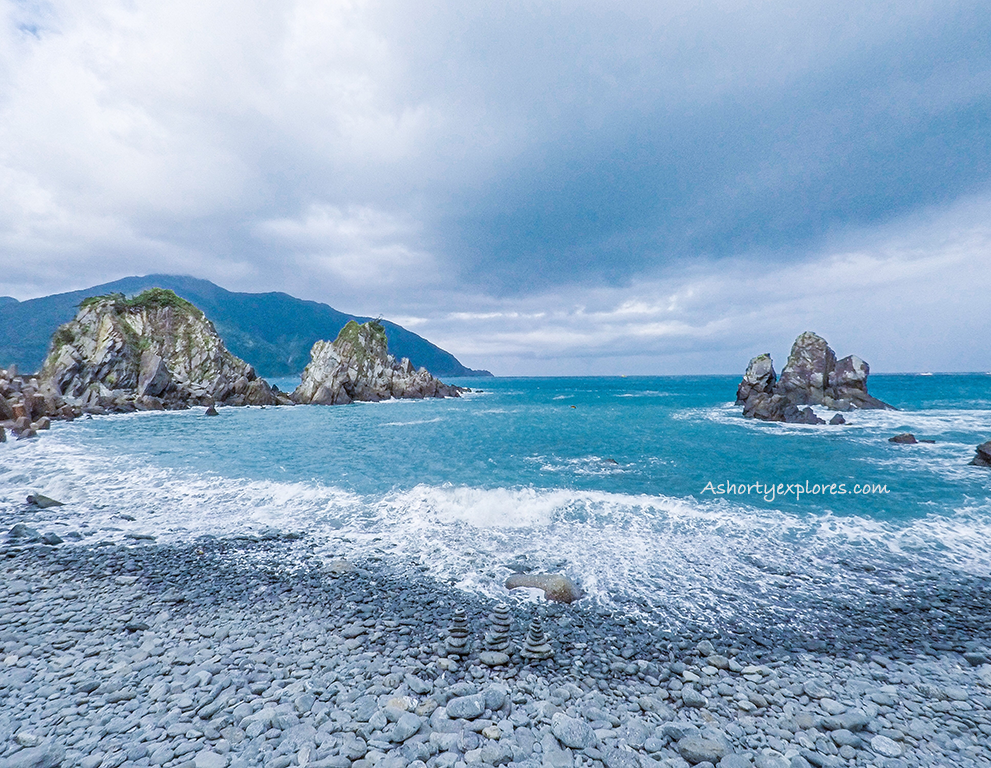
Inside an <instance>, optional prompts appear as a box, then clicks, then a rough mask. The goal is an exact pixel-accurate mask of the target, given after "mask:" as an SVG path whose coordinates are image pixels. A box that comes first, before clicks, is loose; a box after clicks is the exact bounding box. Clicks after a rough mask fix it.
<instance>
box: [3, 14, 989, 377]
mask: <svg viewBox="0 0 991 768" xmlns="http://www.w3.org/2000/svg"><path fill="white" fill-rule="evenodd" d="M989 160H991V11H989V9H988V6H987V2H986V0H975V1H974V2H954V0H938V1H934V2H928V1H926V0H915V1H913V2H905V0H898V1H897V2H877V1H875V0H863V1H862V2H859V3H849V2H847V3H823V2H815V1H814V0H803V1H802V2H782V1H780V0H765V2H762V3H752V2H738V1H736V0H717V1H712V2H699V1H698V0H693V1H692V2H682V0H670V1H669V2H664V3H658V2H656V0H654V1H653V2H623V1H622V0H619V1H618V2H617V1H616V0H612V1H611V2H586V1H585V0H569V1H568V2H542V3H534V2H532V1H530V2H525V3H524V2H516V1H515V0H503V2H499V3H464V2H446V1H444V0H438V1H436V2H430V1H429V0H428V1H427V2H423V3H408V2H392V1H390V0H381V1H371V2H363V0H345V1H342V2H333V1H328V0H324V1H322V2H314V1H312V0H285V2H281V3H271V2H257V1H256V0H238V2H226V1H219V0H195V2H193V1H192V0H173V2H170V3H142V2H137V1H136V0H127V1H126V2H123V1H118V0H73V2H67V1H63V0H56V1H54V2H33V1H31V0H0V295H10V296H14V297H16V298H18V299H21V300H23V299H27V298H33V297H36V296H42V295H47V294H51V293H58V292H62V291H68V290H75V289H79V288H85V287H88V286H91V285H96V284H99V283H103V282H108V281H111V280H114V279H117V278H120V277H125V276H128V275H141V274H150V273H172V274H188V275H193V276H195V277H200V278H205V279H208V280H212V281H214V282H215V283H217V284H219V285H221V286H223V287H225V288H227V289H229V290H236V291H276V290H277V291H285V292H287V293H290V294H293V295H295V296H299V297H301V298H306V299H313V300H316V301H322V302H325V303H328V304H330V305H332V306H334V307H335V308H337V309H340V310H342V311H346V312H352V313H355V314H363V315H370V316H377V315H382V316H385V317H387V318H389V319H391V320H394V321H396V322H399V323H400V324H402V325H405V326H406V327H408V328H410V329H411V330H413V331H415V332H417V333H419V334H420V335H422V336H424V337H426V338H428V339H430V340H431V341H433V342H434V343H436V344H438V345H440V346H441V347H443V348H445V349H448V350H449V351H451V352H453V353H454V354H455V355H457V356H458V358H459V359H460V360H461V361H462V362H463V363H465V364H466V365H469V366H471V367H481V368H488V369H489V370H492V371H493V372H495V373H497V374H501V375H585V374H589V375H612V374H690V373H738V372H740V371H742V370H743V368H744V367H745V366H746V363H747V361H748V360H749V359H750V358H751V357H752V356H754V355H756V354H759V353H762V352H770V353H772V355H773V356H774V357H775V360H776V361H779V368H780V366H781V365H782V364H783V362H784V359H785V358H786V356H787V353H788V349H789V347H790V344H791V342H792V341H793V340H794V338H795V337H796V336H797V335H798V334H799V333H801V332H802V331H805V330H814V331H816V332H818V333H819V334H820V335H822V336H824V337H825V338H826V339H827V340H828V341H829V342H830V343H831V345H832V346H833V348H834V349H835V350H836V352H837V353H838V354H839V355H841V356H842V355H846V354H858V355H860V356H861V357H863V358H864V359H866V360H867V361H868V362H869V363H870V364H871V366H872V369H873V370H874V371H988V370H991V345H989V344H988V343H987V340H988V338H989V335H991V333H989V332H991V311H989V310H991V298H989V297H991V162H989Z"/></svg>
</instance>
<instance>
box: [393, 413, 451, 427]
mask: <svg viewBox="0 0 991 768" xmlns="http://www.w3.org/2000/svg"><path fill="white" fill-rule="evenodd" d="M440 421H444V419H443V418H442V417H441V416H437V417H435V418H433V419H417V420H415V421H387V422H385V423H383V424H382V426H383V427H413V426H416V425H417V424H436V423H437V422H440Z"/></svg>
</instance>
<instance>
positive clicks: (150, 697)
mask: <svg viewBox="0 0 991 768" xmlns="http://www.w3.org/2000/svg"><path fill="white" fill-rule="evenodd" d="M32 515H33V516H32ZM4 517H5V520H4V521H3V522H4V524H5V525H6V526H7V529H9V527H10V526H11V521H12V518H11V516H10V515H9V514H5V515H4ZM18 519H19V520H20V521H21V522H22V525H24V524H25V523H26V525H24V527H25V528H28V529H30V528H32V527H33V528H35V529H37V530H44V527H45V511H44V510H42V509H39V510H37V511H36V512H34V513H24V512H21V513H18ZM23 530H24V528H22V529H21V531H22V533H23ZM80 538H83V539H84V540H88V543H86V544H85V545H84V544H79V543H75V544H68V543H67V544H62V545H60V546H46V545H44V544H41V543H38V542H37V541H32V537H30V536H27V537H25V536H23V535H22V536H19V537H17V538H10V537H7V538H6V539H5V540H4V543H3V544H2V545H0V568H2V569H3V578H2V580H0V766H4V768H14V767H15V766H56V765H66V766H69V765H73V766H75V765H78V766H86V767H87V768H98V767H101V766H102V767H104V768H107V767H109V766H112V767H113V768H119V767H120V766H166V767H167V768H173V767H175V768H178V767H179V766H182V768H214V767H216V768H228V767H233V766H254V765H258V766H268V767H274V768H288V767H289V766H297V765H300V766H302V765H310V766H321V767H327V768H330V767H333V768H373V767H375V768H399V767H400V766H414V767H416V766H420V767H421V768H422V767H423V766H426V767H427V768H466V767H467V766H478V768H486V767H487V766H507V765H508V766H534V767H536V766H540V767H541V768H569V767H570V766H576V767H577V766H600V765H605V766H608V768H621V767H622V768H626V767H630V768H652V767H653V766H666V767H668V768H684V767H685V766H689V765H695V766H701V768H711V766H714V765H718V766H721V767H722V768H744V767H745V766H756V768H805V766H809V765H811V766H883V767H884V768H901V767H902V766H945V767H946V768H950V766H954V767H956V766H987V765H989V764H991V761H989V755H991V753H989V751H988V749H987V743H988V740H989V739H991V663H989V658H988V655H987V654H988V649H987V641H988V638H989V632H991V607H989V601H988V600H987V596H988V583H987V580H980V579H976V580H975V579H971V580H968V579H963V578H959V577H953V576H952V575H949V574H947V576H946V578H944V579H942V580H941V581H940V583H939V586H938V587H936V586H930V587H927V588H925V589H923V590H920V592H922V593H925V594H926V595H927V599H928V603H927V604H925V605H923V604H920V603H919V601H918V600H916V599H914V598H913V596H912V594H910V592H903V593H900V594H889V595H885V596H884V597H883V598H878V599H879V600H880V601H881V602H883V603H884V605H883V606H882V605H880V604H875V605H873V606H868V610H865V611H864V613H863V614H857V613H856V612H855V610H853V609H852V608H851V613H850V616H851V617H852V620H853V621H854V622H855V623H863V624H864V625H865V626H861V627H859V629H860V630H863V631H861V632H859V633H858V632H855V631H854V630H855V629H857V627H853V628H844V629H843V630H841V631H842V632H848V634H849V638H850V639H848V641H847V642H839V641H830V642H826V641H825V640H824V639H823V637H825V636H823V637H818V638H816V637H810V636H807V637H805V638H804V639H805V642H804V643H803V642H802V641H801V637H800V636H799V635H798V633H794V632H792V633H789V632H787V631H786V630H787V627H784V626H782V625H781V624H779V623H777V622H768V623H767V625H766V626H765V627H763V629H761V630H760V631H758V632H753V631H751V632H749V633H741V632H738V631H733V630H732V629H730V628H727V630H726V631H723V632H720V631H712V630H711V629H709V630H701V629H699V628H697V627H689V626H677V625H673V626H668V627H658V626H656V625H654V624H648V623H646V622H643V621H640V620H638V619H636V618H635V617H631V616H625V615H620V614H617V613H614V612H611V611H609V610H606V609H604V608H602V607H600V606H597V605H596V604H595V603H593V602H590V601H581V600H580V601H578V602H576V603H574V604H572V605H561V604H545V605H542V606H540V607H539V611H541V612H542V615H543V619H544V627H545V629H546V631H547V633H548V635H549V637H550V645H551V647H552V648H553V650H554V655H553V656H552V657H551V658H550V659H547V660H532V659H531V660H527V659H524V658H522V657H521V656H520V653H519V649H520V646H521V644H522V641H523V636H524V634H525V632H526V630H527V627H529V626H530V624H531V620H532V618H533V615H534V612H535V611H536V610H538V607H536V606H534V605H533V604H532V603H527V602H516V603H514V604H513V605H512V607H511V609H510V611H509V615H510V619H509V626H510V634H511V640H512V643H513V647H512V648H510V649H509V650H510V651H511V654H510V659H509V663H508V664H506V665H503V666H495V667H489V666H486V664H484V663H482V658H483V656H482V653H481V651H482V650H483V649H482V647H481V641H482V638H483V636H484V635H485V633H486V632H487V631H488V630H489V629H490V623H489V616H490V615H491V614H492V611H493V607H494V606H493V605H492V604H491V602H489V601H486V600H483V599H480V598H475V597H472V596H470V595H466V594H464V593H460V592H457V591H455V590H453V589H451V588H448V587H446V586H444V585H440V584H437V583H435V582H433V581H431V580H430V579H429V572H427V573H424V572H423V568H422V567H415V566H414V567H406V566H403V565H401V564H396V563H389V562H388V561H385V560H381V561H379V560H371V561H367V562H356V563H349V562H348V561H347V560H345V559H337V560H320V559H318V558H316V557H314V556H313V547H312V545H311V544H310V543H308V542H307V541H306V539H305V538H302V539H300V538H297V537H285V536H280V535H279V534H278V532H276V531H269V532H267V533H266V534H264V535H262V536H255V537H242V538H239V539H226V540H225V539H216V538H213V537H204V538H201V539H198V540H196V541H194V542H189V543H186V544H179V545H168V546H167V545H158V544H155V543H153V542H151V541H149V540H136V541H131V542H128V543H127V544H113V543H110V542H96V543H93V542H92V539H93V538H94V537H82V536H80ZM340 554H341V555H346V554H347V553H346V552H342V553H340ZM876 597H877V596H875V598H876ZM506 599H507V602H508V601H509V599H510V596H509V595H507V598H506ZM458 608H461V609H463V610H464V618H463V623H464V626H466V627H467V635H466V636H467V640H468V644H469V650H468V652H467V655H466V656H462V657H458V658H451V657H449V656H448V655H447V653H448V649H449V646H448V645H447V644H446V642H445V641H446V640H447V638H448V634H447V630H448V627H450V626H451V624H452V621H455V611H456V609H458ZM935 621H938V627H939V633H938V637H939V639H938V640H937V641H935V642H932V638H931V637H930V636H929V634H927V632H925V631H922V630H920V627H923V625H928V624H931V623H933V622H935ZM898 638H901V639H898ZM896 639H898V640H897V641H896Z"/></svg>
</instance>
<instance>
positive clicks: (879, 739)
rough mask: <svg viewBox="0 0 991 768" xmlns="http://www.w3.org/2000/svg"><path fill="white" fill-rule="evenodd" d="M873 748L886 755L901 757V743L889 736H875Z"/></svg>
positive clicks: (872, 741) (872, 742)
mask: <svg viewBox="0 0 991 768" xmlns="http://www.w3.org/2000/svg"><path fill="white" fill-rule="evenodd" d="M871 749H873V750H874V751H875V752H877V753H878V754H879V755H882V756H884V757H901V755H902V748H901V745H900V744H899V743H898V742H897V741H894V740H892V739H889V738H888V737H887V736H875V737H874V738H872V739H871Z"/></svg>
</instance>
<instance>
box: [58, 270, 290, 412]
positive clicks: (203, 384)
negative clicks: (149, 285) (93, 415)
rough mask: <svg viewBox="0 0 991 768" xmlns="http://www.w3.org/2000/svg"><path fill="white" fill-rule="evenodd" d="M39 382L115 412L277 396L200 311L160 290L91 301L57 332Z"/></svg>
mask: <svg viewBox="0 0 991 768" xmlns="http://www.w3.org/2000/svg"><path fill="white" fill-rule="evenodd" d="M39 380H40V382H41V384H42V386H43V387H47V388H48V390H49V391H50V392H51V393H52V394H53V395H56V396H62V397H64V398H66V399H67V400H69V401H70V402H75V403H76V404H78V405H80V406H83V407H87V406H89V407H97V408H103V409H109V410H129V409H130V408H129V407H128V406H129V405H131V406H140V405H145V406H148V407H179V408H181V407H185V406H188V405H197V404H201V405H206V404H211V403H213V402H217V403H223V404H227V405H272V404H276V402H277V400H276V396H275V395H274V394H273V392H272V390H271V388H270V387H269V386H268V384H267V383H266V382H265V381H264V380H263V379H259V378H258V377H257V375H256V374H255V371H254V369H253V368H252V367H251V366H250V365H248V364H247V363H245V362H244V361H243V360H241V359H239V358H237V357H235V356H234V355H232V354H231V353H230V352H228V351H227V349H226V347H224V343H223V341H221V339H220V337H219V336H218V335H217V332H216V330H215V329H214V327H213V323H211V322H210V321H209V320H207V319H206V317H205V316H204V315H203V313H202V312H201V311H200V310H198V309H197V308H196V307H194V306H193V305H192V304H190V303H189V302H187V301H185V300H183V299H180V298H179V297H178V296H176V295H175V294H174V293H172V291H165V290H162V289H157V288H156V289H152V290H149V291H145V292H144V293H142V294H140V295H139V296H137V297H135V298H133V299H125V298H124V296H122V295H120V294H115V295H110V296H99V297H95V298H93V299H87V300H86V301H84V302H83V303H82V304H81V305H80V308H79V311H78V313H77V314H76V317H75V318H74V319H73V320H72V321H70V322H68V323H66V324H65V325H63V326H61V327H60V328H59V329H58V331H56V332H55V335H54V336H53V337H52V345H51V349H50V351H49V353H48V357H47V358H46V360H45V363H44V365H43V366H42V369H41V372H40V374H39Z"/></svg>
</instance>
